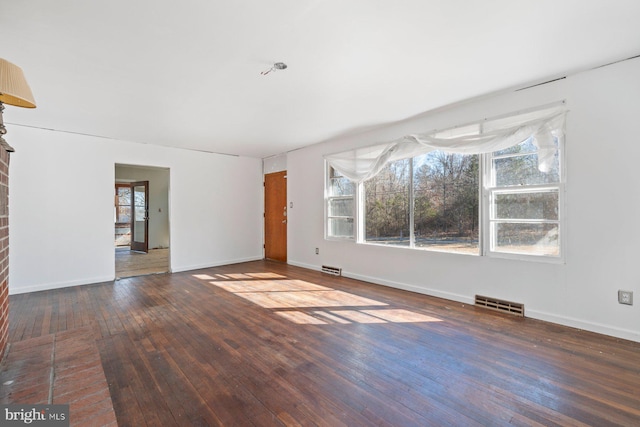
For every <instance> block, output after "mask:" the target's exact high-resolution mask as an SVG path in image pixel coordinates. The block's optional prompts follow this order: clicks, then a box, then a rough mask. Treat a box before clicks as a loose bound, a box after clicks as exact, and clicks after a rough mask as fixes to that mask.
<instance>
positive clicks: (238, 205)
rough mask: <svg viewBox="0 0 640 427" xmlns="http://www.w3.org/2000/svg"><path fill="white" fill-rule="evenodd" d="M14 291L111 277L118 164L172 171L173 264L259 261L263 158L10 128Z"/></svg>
mask: <svg viewBox="0 0 640 427" xmlns="http://www.w3.org/2000/svg"><path fill="white" fill-rule="evenodd" d="M7 137H8V138H7V139H8V140H10V141H11V145H12V146H13V147H14V148H15V149H16V152H15V153H13V154H12V156H11V165H10V174H11V175H10V180H11V184H10V185H11V188H10V208H9V209H10V219H9V221H10V264H9V268H10V277H9V291H10V293H12V294H15V293H22V292H30V291H36V290H43V289H51V288H56V287H64V286H72V285H79V284H87V283H95V282H102V281H109V280H113V279H114V278H115V258H114V250H113V184H114V182H115V168H114V166H115V164H116V163H122V164H138V165H148V166H154V167H161V168H169V169H170V170H171V200H170V206H169V209H170V215H171V225H170V228H171V229H170V234H171V270H172V271H174V272H177V271H184V270H190V269H196V268H202V267H208V266H214V265H221V264H227V263H234V262H242V261H247V260H254V259H261V258H262V197H263V196H262V162H261V160H260V159H251V158H244V157H232V156H224V155H218V154H206V153H202V152H194V151H187V150H180V149H172V148H164V147H158V146H153V145H145V144H135V143H129V142H123V141H114V140H108V139H101V138H94V137H89V136H83V135H74V134H67V133H62V132H54V131H47V130H39V129H30V128H24V127H18V126H9V134H8V135H7Z"/></svg>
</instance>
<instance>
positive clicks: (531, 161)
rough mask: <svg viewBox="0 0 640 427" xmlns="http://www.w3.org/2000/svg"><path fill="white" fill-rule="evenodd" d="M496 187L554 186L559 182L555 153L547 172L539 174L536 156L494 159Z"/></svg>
mask: <svg viewBox="0 0 640 427" xmlns="http://www.w3.org/2000/svg"><path fill="white" fill-rule="evenodd" d="M493 168H494V172H495V179H496V181H495V182H496V185H497V186H499V187H503V186H511V185H538V184H554V183H557V182H559V181H560V172H559V162H558V155H557V152H556V155H555V158H554V161H553V163H552V165H551V169H550V170H549V172H546V173H545V172H541V171H540V170H539V169H538V155H537V154H527V155H523V156H516V157H507V158H504V159H494V160H493Z"/></svg>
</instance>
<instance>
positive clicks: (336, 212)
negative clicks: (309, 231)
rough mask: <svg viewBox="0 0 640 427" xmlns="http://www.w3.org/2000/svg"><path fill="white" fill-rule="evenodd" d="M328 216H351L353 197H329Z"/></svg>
mask: <svg viewBox="0 0 640 427" xmlns="http://www.w3.org/2000/svg"><path fill="white" fill-rule="evenodd" d="M329 216H349V217H353V199H329Z"/></svg>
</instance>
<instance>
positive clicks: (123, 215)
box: [118, 206, 131, 222]
mask: <svg viewBox="0 0 640 427" xmlns="http://www.w3.org/2000/svg"><path fill="white" fill-rule="evenodd" d="M118 222H131V207H130V206H118Z"/></svg>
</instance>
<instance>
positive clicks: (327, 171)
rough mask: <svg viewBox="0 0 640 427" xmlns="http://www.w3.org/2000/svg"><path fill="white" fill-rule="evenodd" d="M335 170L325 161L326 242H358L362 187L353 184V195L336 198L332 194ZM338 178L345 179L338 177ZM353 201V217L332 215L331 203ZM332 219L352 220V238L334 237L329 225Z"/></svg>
mask: <svg viewBox="0 0 640 427" xmlns="http://www.w3.org/2000/svg"><path fill="white" fill-rule="evenodd" d="M332 170H333V168H332V167H331V166H330V165H329V163H328V162H327V161H325V173H324V176H325V185H324V189H325V190H324V194H325V196H324V200H325V202H324V237H325V239H326V240H342V241H344V240H347V241H356V240H357V237H356V236H357V235H358V231H357V228H358V225H359V223H360V220H359V219H358V212H359V211H360V209H359V203H358V198H359V197H358V190H359V187H360V185H359V184H356V183H353V182H352V185H353V187H354V188H353V194H352V195H350V196H344V195H340V196H334V195H332V194H331V189H332V188H333V186H332V185H331V181H332V180H333V179H336V177H334V176H332V173H331V171H332ZM338 178H344V177H338ZM350 199H352V200H353V212H352V215H350V216H349V215H346V216H345V215H330V212H329V210H330V207H331V201H333V200H350ZM331 219H347V220H348V219H351V222H352V224H353V232H352V234H351V236H334V235H332V234H331V233H330V232H331V227H330V225H329V223H330V220H331Z"/></svg>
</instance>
